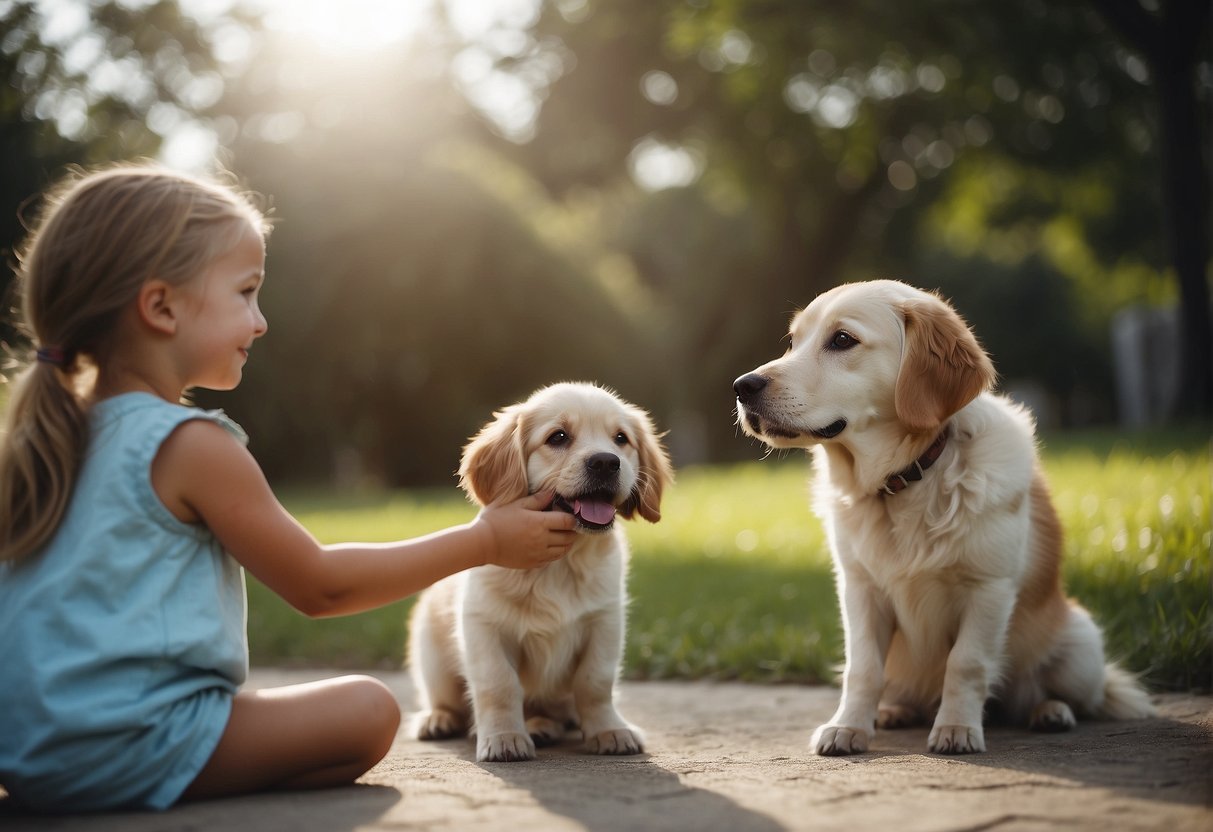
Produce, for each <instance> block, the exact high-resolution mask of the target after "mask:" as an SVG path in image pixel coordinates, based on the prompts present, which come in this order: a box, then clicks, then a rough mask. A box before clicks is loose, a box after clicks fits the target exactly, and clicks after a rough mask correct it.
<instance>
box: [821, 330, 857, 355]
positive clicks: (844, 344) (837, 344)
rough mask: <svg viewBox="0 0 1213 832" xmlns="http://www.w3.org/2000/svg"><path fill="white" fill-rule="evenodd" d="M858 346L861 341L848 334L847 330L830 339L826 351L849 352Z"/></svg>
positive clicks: (840, 331) (835, 334)
mask: <svg viewBox="0 0 1213 832" xmlns="http://www.w3.org/2000/svg"><path fill="white" fill-rule="evenodd" d="M858 344H859V340H858V339H857V338H856V337H855V336H854V335H852V334H851V333H849V332H847V331H846V330H845V329H840V330H838V331H837V332H835V333H834V336H833V337H832V338H830V343H828V344H826V349H828V350H838V351H839V352H841V351H843V350H849V349H850V348H851V347H854V346H856V345H858Z"/></svg>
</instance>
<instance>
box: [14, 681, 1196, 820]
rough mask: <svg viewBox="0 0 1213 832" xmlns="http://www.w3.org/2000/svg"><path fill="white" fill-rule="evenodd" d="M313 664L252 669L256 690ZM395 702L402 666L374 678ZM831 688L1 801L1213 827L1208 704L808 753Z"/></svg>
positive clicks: (627, 702) (645, 703)
mask: <svg viewBox="0 0 1213 832" xmlns="http://www.w3.org/2000/svg"><path fill="white" fill-rule="evenodd" d="M330 675H335V674H332V673H326V672H324V671H313V672H305V671H291V672H285V671H277V670H255V671H254V672H253V674H252V677H251V679H250V683H251V685H252V686H254V687H267V686H273V685H279V684H289V683H293V682H301V681H309V680H312V679H317V678H324V677H326V676H330ZM376 675H377V676H379V677H380V678H381V679H383V680H384V681H385V682H387V683H388V684H389V685H390V686H391V687H392V689H393V690H394V691H395V692H396V694H397V696H398V697H399V699H400V701H401V703H402V705H403V706H404V708H405V709H406V710H408V709H411V708H412V707H413V703H414V699H413V692H412V688H411V686H410V684H409V681H408V679H407V678H406V677H405V676H404V674H401V673H380V674H376ZM837 696H838V692H837V691H836V690H834V689H832V688H819V687H792V686H758V685H745V684H735V683H725V684H712V683H702V682H695V683H682V682H643V683H627V684H623V685H622V686H621V689H620V696H619V698H620V710H621V712H622V713H623V714H624V716H625V717H627V718H628V719H630V720H631V721H633V722H634V723H636V724H637V725H639V726H640V727H641V728H643V729H644V730H645V732H646V734H647V737H648V746H649V752H648V753H647V754H644V755H641V756H638V757H593V756H587V755H585V754H583V753H581V752H580V750H579V748H578V743H577V742H576V741H575V740H571V741H570V742H569V743H567V744H565V745H561V746H557V747H555V748H547V749H541V750H540V752H539V759H538V760H536V761H533V762H526V763H493V764H480V763H477V762H476V761H475V756H474V753H473V746H472V743H471V741H469V740H452V741H447V742H441V743H421V742H418V741H416V740H413V739H411V738H410V737H408V736H407V735H406V733H405V731H404V729H402V731H401V734H400V736H399V737H398V738H397V741H396V744H395V746H394V747H393V748H392V751H391V753H390V754H389V755H388V757H387V758H386V759H385V760H384V761H383V762H381V763H380V764H379V765H378V766H376V767H375V768H374V769H372V770H371V771H370V772H369V773H368V774H367V775H366V777H364V778H363V781H362V782H361V783H360V784H359V785H356V786H353V787H350V788H345V789H335V790H330V791H322V792H306V793H284V794H270V795H258V796H253V797H245V798H236V799H230V800H220V801H213V802H209V803H199V804H193V805H186V806H180V807H177V808H175V809H172V810H170V811H168V812H163V813H114V814H105V815H96V816H89V817H51V818H46V817H41V818H30V817H24V816H20V815H18V814H16V813H15V812H14V811H13V810H12V808H11V807H5V802H6V801H0V830H3V831H4V832H9V830H12V832H26V830H29V832H33V830H40V832H41V831H42V830H46V832H54V830H64V832H68V831H69V830H70V832H76V831H77V830H79V832H161V830H163V832H196V830H209V829H216V830H225V832H278V831H279V830H280V831H281V832H354V830H373V832H388V830H430V829H433V830H459V832H465V831H470V830H493V832H498V830H503V829H505V830H515V829H524V830H589V832H607V830H629V832H630V831H631V830H693V831H694V832H714V830H721V832H746V831H748V830H754V832H775V830H802V829H803V830H833V829H838V830H843V829H845V830H865V829H879V830H889V829H892V830H896V832H919V830H923V832H925V831H926V830H932V831H933V830H956V831H957V832H959V831H960V830H969V831H970V832H977V830H989V829H997V830H1046V829H1048V830H1053V829H1066V830H1075V829H1077V830H1092V832H1120V830H1139V829H1140V830H1145V829H1151V830H1166V832H1185V830H1201V832H1210V830H1213V697H1209V696H1194V695H1166V696H1161V697H1159V698H1158V703H1159V707H1160V710H1161V716H1160V718H1158V719H1152V720H1145V721H1140V722H1102V723H1101V722H1084V723H1080V725H1079V727H1078V728H1077V729H1076V730H1075V731H1072V732H1070V733H1067V734H1033V733H1029V732H1028V731H1026V730H1018V729H1010V728H992V729H989V730H988V731H987V734H986V742H987V746H988V747H989V749H990V750H989V751H988V752H987V753H985V754H979V755H973V756H966V757H942V756H938V755H932V754H927V753H926V742H927V731H926V729H925V728H924V729H913V730H907V731H898V732H880V733H878V734H877V736H876V738H875V742H874V743H873V750H872V752H871V753H869V754H864V755H862V756H858V757H850V758H825V757H816V756H813V755H811V754H809V753H808V738H809V734H810V733H811V732H812V730H813V728H814V727H815V726H816V725H817V724H818V723H820V722H822V721H824V720H826V719H827V718H829V716H830V715H831V714H832V712H833V710H834V706H835V704H836V701H837Z"/></svg>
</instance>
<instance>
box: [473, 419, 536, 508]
mask: <svg viewBox="0 0 1213 832" xmlns="http://www.w3.org/2000/svg"><path fill="white" fill-rule="evenodd" d="M493 415H494V417H495V418H494V419H493V421H491V422H489V423H488V424H487V425H485V426H484V427H483V428H481V429H480V432H479V433H478V434H476V435H475V436H474V437H472V439H471V441H470V442H468V444H467V446H466V447H464V449H463V459H462V461H461V462H460V464H459V485H460V486H461V487H462V488H463V490H464V491H466V492H467V494H468V496H469V497H471V498H472V499H473V500H474V501H475V502H476V503H478V504H479V505H482V506H485V505H488V504H490V503H497V502H509V501H511V500H517V499H519V498H521V497H525V496H526V495H527V494H529V493H530V488H529V486H528V484H527V476H526V458H525V456H524V455H523V450H522V424H521V423H522V415H521V409H520V408H518V407H507V408H506V409H505V410H502V411H499V412H498V413H495V414H493Z"/></svg>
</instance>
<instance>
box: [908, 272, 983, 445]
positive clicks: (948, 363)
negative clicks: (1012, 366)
mask: <svg viewBox="0 0 1213 832" xmlns="http://www.w3.org/2000/svg"><path fill="white" fill-rule="evenodd" d="M901 311H902V314H903V315H904V319H905V332H906V340H905V347H904V349H903V350H902V353H901V369H900V370H899V371H898V374H897V391H896V398H895V402H896V407H897V418H898V419H899V420H900V421H901V423H902V424H903V425H905V426H906V428H907V429H908V430H910V431H911V432H913V433H928V432H930V431H934V430H937V429H938V428H939V426H940V425H942V424H943V423H944V422H945V421H946V420H947V419H948V418H949V417H950V416H951V415H952V414H953V413H955V412H956V411H958V410H960V409H961V408H962V407H964V406H965V405H966V404H968V403H969V402H971V401H973V399H975V398H977V396H978V395H979V394H980V393H982V392H983V391H985V390H988V389H989V388H990V387H992V386H993V384H994V381H995V379H996V377H997V376H996V374H995V372H994V365H993V364H992V363H991V362H990V357H989V356H988V355H986V353H985V350H983V349H982V348H981V345H980V344H978V343H977V339H976V338H975V337H974V336H973V333H972V332H970V331H969V327H968V326H967V325H966V324H965V322H964V320H963V319H962V318H961V317H960V315H958V314H957V313H956V310H954V309H953V308H952V307H951V306H949V305H948V304H947V303H945V302H944V301H943V300H941V299H940V298H938V297H936V296H930V297H929V298H923V299H915V300H910V301H905V302H904V303H902V304H901Z"/></svg>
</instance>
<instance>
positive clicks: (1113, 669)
mask: <svg viewBox="0 0 1213 832" xmlns="http://www.w3.org/2000/svg"><path fill="white" fill-rule="evenodd" d="M1103 692H1104V696H1103V702H1102V703H1101V704H1100V705H1099V707H1098V708H1096V709H1095V715H1096V716H1097V717H1099V718H1100V719H1145V718H1146V717H1151V716H1157V715H1158V711H1157V710H1155V708H1154V705H1153V703H1151V702H1150V694H1148V693H1146V689H1145V688H1144V687H1143V686H1142V684H1141V682H1140V681H1138V679H1137V677H1136V676H1135V675H1133V674H1132V673H1130V672H1129V671H1127V670H1125V669H1124V668H1122V667H1121V666H1120V665H1118V664H1116V663H1115V662H1108V664H1107V666H1106V667H1105V668H1104V688H1103Z"/></svg>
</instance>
